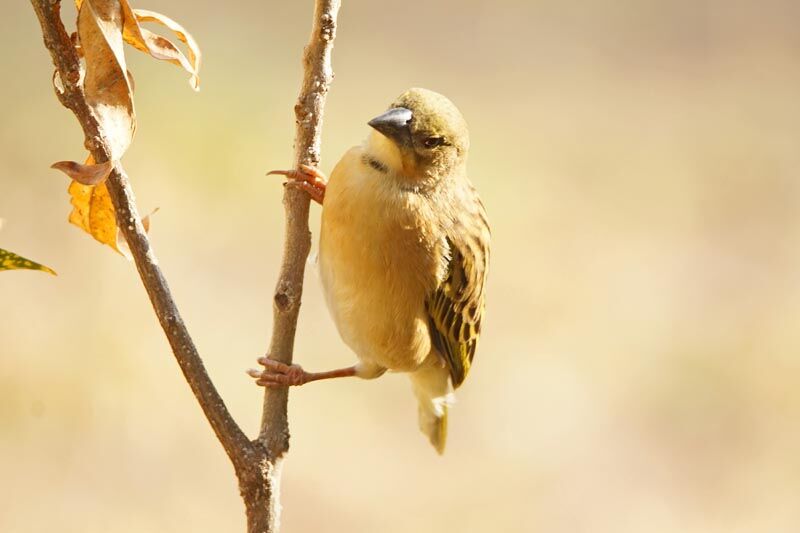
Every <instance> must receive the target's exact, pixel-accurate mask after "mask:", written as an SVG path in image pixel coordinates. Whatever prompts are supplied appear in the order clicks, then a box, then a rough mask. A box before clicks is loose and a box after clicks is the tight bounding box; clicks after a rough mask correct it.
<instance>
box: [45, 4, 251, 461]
mask: <svg viewBox="0 0 800 533" xmlns="http://www.w3.org/2000/svg"><path fill="white" fill-rule="evenodd" d="M31 4H32V5H33V8H34V10H35V11H36V16H37V17H38V18H39V23H40V24H41V27H42V35H43V37H44V44H45V46H46V47H47V49H48V50H49V51H50V55H51V56H52V58H53V64H54V65H55V67H56V75H57V76H58V77H59V78H60V79H61V82H62V83H61V84H62V85H63V88H64V90H63V92H59V91H58V90H57V91H56V94H57V95H58V98H59V100H60V101H61V103H62V104H63V105H64V106H65V107H67V108H68V109H70V110H71V111H72V112H73V113H74V114H75V117H76V118H77V119H78V122H80V125H81V127H82V128H83V133H84V136H85V138H86V141H85V145H86V148H87V149H88V150H89V151H90V152H91V153H92V155H93V156H94V159H95V161H97V162H98V163H102V162H105V161H108V160H109V154H110V153H111V151H110V149H109V144H108V141H107V139H106V138H104V136H103V135H102V133H101V131H100V127H99V123H98V121H97V118H96V117H95V116H94V114H93V113H92V111H91V109H90V108H89V105H88V104H87V103H86V99H85V96H84V93H83V88H82V87H81V86H80V84H79V79H80V62H79V60H78V56H77V54H76V53H75V47H74V46H73V44H72V41H71V40H70V37H69V35H68V34H67V32H66V30H65V29H64V25H63V23H62V22H61V14H60V10H61V3H60V0H55V1H54V0H31ZM106 185H107V187H108V192H109V194H110V196H111V200H112V202H113V204H114V211H115V212H116V218H117V226H118V227H119V228H120V230H121V231H122V234H123V235H124V236H125V240H126V241H127V242H128V246H129V247H130V250H131V255H132V256H133V259H134V262H135V263H136V268H137V270H138V271H139V276H140V277H141V279H142V283H143V284H144V286H145V289H146V290H147V295H148V296H149V297H150V302H151V303H152V304H153V309H154V310H155V312H156V316H158V321H159V322H160V323H161V328H162V329H163V330H164V333H165V334H166V335H167V339H168V340H169V344H170V346H171V347H172V353H173V354H174V355H175V359H176V360H177V361H178V365H179V366H180V368H181V371H182V372H183V375H184V377H185V378H186V381H187V382H188V383H189V386H190V387H191V389H192V392H193V393H194V395H195V397H196V398H197V401H198V403H199V404H200V407H201V408H202V409H203V413H204V414H205V416H206V418H207V419H208V421H209V423H210V424H211V427H212V429H213V430H214V433H215V434H216V436H217V438H218V439H219V441H220V443H222V446H223V448H225V452H226V453H227V454H228V457H230V459H231V461H232V462H233V464H234V467H235V468H236V470H237V473H238V472H239V470H240V468H242V467H244V468H246V467H247V463H248V462H249V461H250V459H251V458H252V456H253V455H254V454H253V451H254V448H253V445H252V443H251V442H250V441H249V439H248V438H247V436H246V435H245V434H244V433H243V432H242V430H241V429H240V428H239V426H238V425H237V424H236V422H235V421H234V420H233V417H231V414H230V412H229V411H228V409H227V407H225V403H224V402H223V401H222V398H221V397H220V395H219V393H218V392H217V390H216V388H215V387H214V384H213V383H212V382H211V379H210V378H209V377H208V373H207V372H206V369H205V366H204V365H203V360H202V359H201V358H200V355H199V354H198V353H197V348H195V345H194V342H193V341H192V338H191V337H190V336H189V332H188V331H187V329H186V325H185V324H184V323H183V319H182V318H181V315H180V313H179V312H178V308H177V307H176V306H175V302H174V300H173V299H172V295H171V294H170V290H169V286H168V285H167V281H166V280H165V279H164V276H163V274H162V273H161V269H160V268H159V267H158V260H157V259H156V256H155V252H154V251H153V249H152V247H151V246H150V241H149V239H148V238H147V234H146V233H145V230H144V227H143V226H142V221H141V218H140V217H139V213H138V211H137V209H136V202H135V199H134V196H133V190H132V189H131V185H130V182H129V181H128V176H127V175H126V173H125V170H124V169H123V168H122V165H121V164H119V163H116V164H115V165H114V168H113V170H112V171H111V174H110V176H109V177H108V180H107V182H106Z"/></svg>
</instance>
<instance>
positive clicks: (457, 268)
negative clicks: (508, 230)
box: [426, 195, 489, 388]
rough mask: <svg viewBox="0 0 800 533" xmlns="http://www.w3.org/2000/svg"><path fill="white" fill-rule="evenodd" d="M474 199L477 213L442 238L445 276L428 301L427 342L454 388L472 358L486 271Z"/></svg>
mask: <svg viewBox="0 0 800 533" xmlns="http://www.w3.org/2000/svg"><path fill="white" fill-rule="evenodd" d="M475 198H476V202H475V209H476V211H475V212H474V213H467V214H465V215H464V216H463V217H462V219H461V220H460V221H459V223H458V224H456V225H455V227H454V228H453V230H451V231H450V232H449V234H448V235H447V237H446V240H447V245H448V247H449V249H450V260H449V261H448V264H447V271H446V274H445V276H444V279H442V281H441V283H440V284H439V286H438V287H437V288H436V290H435V291H434V292H433V293H431V294H430V296H429V297H428V299H427V301H426V308H427V311H428V322H429V326H430V331H431V339H432V340H433V345H434V347H436V349H437V350H438V351H439V353H440V354H442V356H443V357H444V359H445V361H446V363H447V366H448V368H449V370H450V377H451V378H452V382H453V387H454V388H455V387H458V386H459V385H461V383H463V382H464V379H465V378H466V377H467V373H468V372H469V368H470V365H471V364H472V359H473V357H474V356H475V348H476V347H477V344H478V337H479V336H480V333H481V319H482V318H483V310H484V286H485V284H486V275H487V272H488V267H489V224H488V222H487V219H486V213H485V211H484V208H483V205H482V204H481V203H480V200H479V199H478V198H477V195H475Z"/></svg>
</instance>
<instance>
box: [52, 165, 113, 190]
mask: <svg viewBox="0 0 800 533" xmlns="http://www.w3.org/2000/svg"><path fill="white" fill-rule="evenodd" d="M92 161H94V160H93V159H92ZM113 166H114V164H113V163H112V162H111V161H106V162H105V163H95V164H91V165H83V164H81V163H76V162H75V161H59V162H58V163H53V164H52V165H50V168H54V169H56V170H60V171H61V172H63V173H64V174H66V175H67V176H69V177H70V178H72V179H74V180H75V181H77V182H78V183H80V184H81V185H98V184H100V183H102V182H104V181H106V178H108V175H109V174H110V173H111V168H112V167H113Z"/></svg>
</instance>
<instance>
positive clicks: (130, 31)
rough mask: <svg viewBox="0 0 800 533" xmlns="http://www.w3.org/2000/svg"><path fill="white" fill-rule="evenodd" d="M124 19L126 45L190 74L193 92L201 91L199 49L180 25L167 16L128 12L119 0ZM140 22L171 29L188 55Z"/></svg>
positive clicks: (126, 6) (140, 10) (149, 12)
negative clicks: (152, 23) (183, 45)
mask: <svg viewBox="0 0 800 533" xmlns="http://www.w3.org/2000/svg"><path fill="white" fill-rule="evenodd" d="M122 9H123V12H124V17H125V25H124V31H123V37H124V39H125V42H127V43H128V44H130V45H132V46H133V47H134V48H136V49H137V50H140V51H142V52H145V53H147V54H150V55H151V56H152V57H154V58H156V59H160V60H163V61H168V62H170V63H172V64H174V65H178V66H180V67H182V68H183V69H184V70H185V71H186V72H188V73H189V74H191V75H192V77H191V78H190V79H189V84H190V85H191V86H192V89H194V90H195V91H198V90H200V78H199V77H198V73H199V71H200V58H201V54H200V47H199V46H198V45H197V41H195V40H194V39H193V38H192V36H191V35H190V34H189V32H187V31H186V30H185V29H184V28H183V26H181V25H180V24H178V23H177V22H175V21H174V20H172V19H171V18H169V17H166V16H164V15H162V14H160V13H156V12H154V11H148V10H146V9H131V8H130V6H129V4H128V2H127V0H122ZM141 22H155V23H157V24H161V25H162V26H165V27H166V28H167V29H169V30H171V31H172V32H173V33H174V34H175V36H176V37H177V38H178V40H180V41H181V42H182V43H184V44H185V45H186V48H187V55H188V58H187V56H186V55H184V54H183V52H181V51H180V50H179V49H178V47H177V46H175V45H174V44H173V43H172V42H171V41H170V40H169V39H167V38H165V37H162V36H160V35H158V34H156V33H153V32H151V31H150V30H148V29H146V28H142V27H141V25H140V24H139V23H141Z"/></svg>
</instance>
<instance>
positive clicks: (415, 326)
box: [320, 225, 433, 371]
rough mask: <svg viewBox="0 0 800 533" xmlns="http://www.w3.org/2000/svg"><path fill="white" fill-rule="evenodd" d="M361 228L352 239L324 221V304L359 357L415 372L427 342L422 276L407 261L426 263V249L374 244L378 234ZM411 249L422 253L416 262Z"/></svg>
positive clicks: (322, 236) (340, 228) (343, 229)
mask: <svg viewBox="0 0 800 533" xmlns="http://www.w3.org/2000/svg"><path fill="white" fill-rule="evenodd" d="M373 229H374V228H373ZM361 231H362V233H361V235H360V236H359V237H353V235H354V233H352V232H349V231H347V230H346V228H343V227H337V228H335V229H330V228H326V227H325V225H323V231H322V235H321V239H320V273H321V277H322V282H323V286H324V288H325V294H326V299H327V302H328V307H329V309H330V311H331V314H332V315H333V319H334V321H335V323H336V326H337V328H338V330H339V334H340V335H341V336H342V339H343V340H344V341H345V343H346V344H347V345H348V346H350V348H351V349H352V350H353V351H354V352H355V353H356V355H357V356H358V357H359V359H362V360H364V361H367V362H371V363H375V364H377V365H380V366H382V367H385V368H388V369H390V370H396V371H411V370H414V369H416V368H417V367H418V366H419V365H420V364H421V363H422V362H423V361H424V360H425V358H426V357H428V355H429V353H430V351H431V340H430V333H429V331H428V319H427V313H426V310H425V297H426V293H427V291H426V287H425V285H426V283H425V280H424V279H421V278H424V276H422V277H421V276H420V274H419V272H418V271H416V270H414V269H409V268H408V264H409V259H412V262H411V263H410V264H420V262H424V261H425V258H424V257H422V256H424V254H425V252H424V250H413V249H412V250H409V249H408V248H407V247H403V246H397V245H396V243H395V244H394V245H391V244H390V245H387V244H386V242H385V241H383V245H381V244H376V243H379V242H382V241H381V238H382V237H381V236H379V235H375V234H374V233H373V234H372V235H369V234H365V233H363V231H364V230H363V228H361ZM339 232H342V234H341V235H340V234H339ZM340 237H342V238H340ZM370 237H372V238H370ZM409 253H410V254H414V253H418V254H420V257H417V258H416V263H414V262H413V259H414V258H410V257H409ZM431 277H433V276H431Z"/></svg>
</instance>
